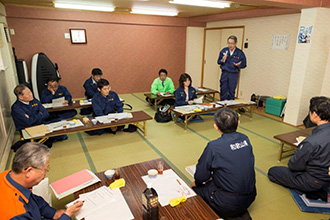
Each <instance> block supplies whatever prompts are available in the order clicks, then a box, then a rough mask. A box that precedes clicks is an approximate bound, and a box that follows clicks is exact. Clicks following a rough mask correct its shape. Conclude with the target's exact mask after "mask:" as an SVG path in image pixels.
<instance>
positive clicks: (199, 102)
mask: <svg viewBox="0 0 330 220" xmlns="http://www.w3.org/2000/svg"><path fill="white" fill-rule="evenodd" d="M203 100H204V96H201V97H199V98H197V99H195V100H194V103H196V104H202V103H203Z"/></svg>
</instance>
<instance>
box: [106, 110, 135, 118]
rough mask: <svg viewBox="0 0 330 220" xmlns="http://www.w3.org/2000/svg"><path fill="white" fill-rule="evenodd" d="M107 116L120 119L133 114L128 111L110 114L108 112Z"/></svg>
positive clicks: (131, 116) (130, 116)
mask: <svg viewBox="0 0 330 220" xmlns="http://www.w3.org/2000/svg"><path fill="white" fill-rule="evenodd" d="M108 118H109V119H118V120H121V119H127V118H133V115H132V113H128V112H123V113H112V114H108Z"/></svg>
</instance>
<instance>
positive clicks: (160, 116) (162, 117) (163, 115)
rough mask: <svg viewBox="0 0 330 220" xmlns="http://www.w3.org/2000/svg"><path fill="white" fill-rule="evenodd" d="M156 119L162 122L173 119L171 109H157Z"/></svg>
mask: <svg viewBox="0 0 330 220" xmlns="http://www.w3.org/2000/svg"><path fill="white" fill-rule="evenodd" d="M155 120H156V121H157V122H160V123H164V122H169V121H172V116H171V111H170V110H167V111H166V112H163V111H162V110H161V109H160V108H158V109H157V112H156V114H155Z"/></svg>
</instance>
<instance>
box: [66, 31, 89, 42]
mask: <svg viewBox="0 0 330 220" xmlns="http://www.w3.org/2000/svg"><path fill="white" fill-rule="evenodd" d="M70 38H71V43H72V44H87V36H86V29H78V28H77V29H70Z"/></svg>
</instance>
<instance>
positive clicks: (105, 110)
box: [86, 91, 123, 135]
mask: <svg viewBox="0 0 330 220" xmlns="http://www.w3.org/2000/svg"><path fill="white" fill-rule="evenodd" d="M92 106H93V111H94V114H93V115H94V116H102V115H107V114H110V113H116V112H117V113H122V112H123V103H122V102H121V101H120V99H119V96H118V95H117V93H115V92H114V91H110V92H109V95H107V96H106V97H104V96H103V95H102V94H101V92H97V93H96V94H95V95H94V96H93V98H92ZM104 131H105V129H99V130H95V131H87V132H86V133H87V134H90V135H96V134H98V135H101V134H103V133H104Z"/></svg>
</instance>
